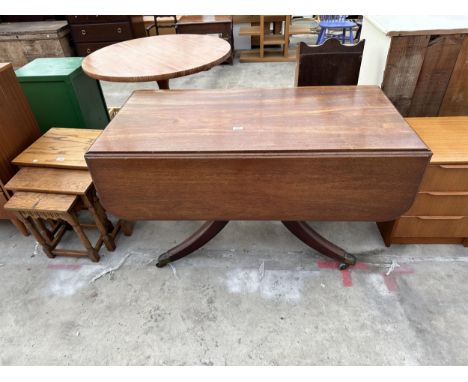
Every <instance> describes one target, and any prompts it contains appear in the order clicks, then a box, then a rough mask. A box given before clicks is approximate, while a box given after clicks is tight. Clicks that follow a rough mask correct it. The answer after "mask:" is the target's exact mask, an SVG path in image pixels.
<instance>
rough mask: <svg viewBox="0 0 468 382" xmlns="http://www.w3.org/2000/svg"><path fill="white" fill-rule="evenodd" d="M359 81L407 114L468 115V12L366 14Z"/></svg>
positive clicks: (431, 115)
mask: <svg viewBox="0 0 468 382" xmlns="http://www.w3.org/2000/svg"><path fill="white" fill-rule="evenodd" d="M361 39H365V40H366V47H365V49H364V53H363V57H362V65H361V72H360V75H359V82H358V84H359V85H378V86H381V87H382V90H383V91H384V93H385V94H386V95H387V97H388V98H389V99H390V101H392V103H393V104H394V105H395V107H396V108H397V109H398V111H399V112H400V114H401V115H403V116H404V117H437V116H457V115H461V116H463V115H468V92H467V91H466V89H467V88H468V16H440V15H437V16H424V15H420V16H388V15H386V16H366V17H364V22H363V25H362V33H361Z"/></svg>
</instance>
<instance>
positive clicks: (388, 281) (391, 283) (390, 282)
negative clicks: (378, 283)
mask: <svg viewBox="0 0 468 382" xmlns="http://www.w3.org/2000/svg"><path fill="white" fill-rule="evenodd" d="M383 279H384V282H385V285H386V286H387V289H388V291H389V292H397V291H398V284H397V282H396V279H395V277H394V276H393V275H388V276H386V275H385V274H384V275H383Z"/></svg>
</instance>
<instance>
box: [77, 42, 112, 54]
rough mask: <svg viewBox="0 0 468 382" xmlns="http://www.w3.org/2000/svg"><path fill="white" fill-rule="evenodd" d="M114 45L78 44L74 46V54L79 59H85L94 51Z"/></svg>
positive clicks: (97, 43) (104, 43) (107, 43)
mask: <svg viewBox="0 0 468 382" xmlns="http://www.w3.org/2000/svg"><path fill="white" fill-rule="evenodd" d="M111 44H114V42H112V41H110V42H79V43H77V44H76V46H75V47H76V53H77V54H78V56H80V57H85V56H87V55H88V54H91V53H93V52H94V51H96V50H98V49H101V48H104V47H105V46H108V45H111Z"/></svg>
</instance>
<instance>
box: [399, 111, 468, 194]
mask: <svg viewBox="0 0 468 382" xmlns="http://www.w3.org/2000/svg"><path fill="white" fill-rule="evenodd" d="M406 122H408V124H409V125H410V126H411V127H412V128H413V129H414V130H415V131H416V133H417V134H418V135H419V136H420V137H421V139H422V140H423V141H424V142H425V143H426V145H427V146H428V147H430V148H431V150H432V153H433V156H432V158H431V163H432V164H468V116H465V117H433V118H430V117H428V118H406ZM467 191H468V189H467Z"/></svg>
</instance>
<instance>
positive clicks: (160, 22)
mask: <svg viewBox="0 0 468 382" xmlns="http://www.w3.org/2000/svg"><path fill="white" fill-rule="evenodd" d="M153 17H154V23H153V24H151V25H150V26H148V27H147V28H146V35H147V36H150V35H151V32H150V31H151V29H153V28H154V30H155V34H156V36H159V29H161V28H167V29H173V28H175V27H176V25H177V16H176V15H154V16H153Z"/></svg>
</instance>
